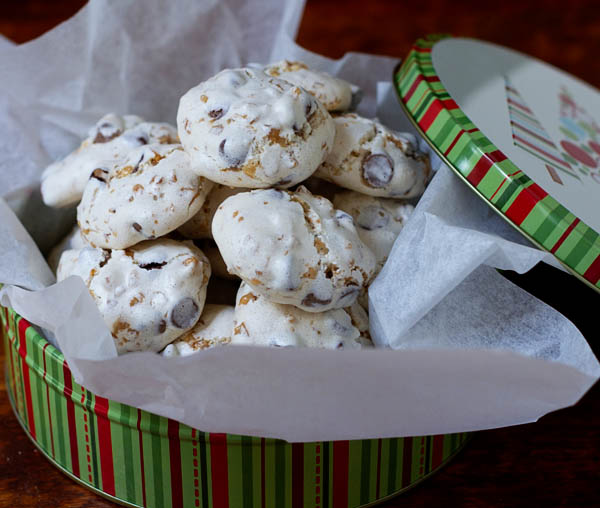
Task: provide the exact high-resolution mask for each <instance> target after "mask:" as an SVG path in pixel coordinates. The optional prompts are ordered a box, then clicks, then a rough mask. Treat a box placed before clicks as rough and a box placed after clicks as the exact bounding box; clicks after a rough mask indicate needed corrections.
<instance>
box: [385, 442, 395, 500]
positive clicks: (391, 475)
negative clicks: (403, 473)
mask: <svg viewBox="0 0 600 508" xmlns="http://www.w3.org/2000/svg"><path fill="white" fill-rule="evenodd" d="M389 441H390V453H389V459H388V460H389V463H388V471H387V477H388V480H387V482H388V488H387V494H388V495H389V494H392V493H393V492H395V491H396V490H397V489H398V439H397V438H392V439H390V440H389Z"/></svg>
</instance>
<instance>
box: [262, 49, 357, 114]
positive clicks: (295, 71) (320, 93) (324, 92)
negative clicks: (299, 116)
mask: <svg viewBox="0 0 600 508" xmlns="http://www.w3.org/2000/svg"><path fill="white" fill-rule="evenodd" d="M265 72H266V73H267V74H268V75H269V76H273V77H276V78H280V79H284V80H285V81H288V82H289V83H292V84H293V85H296V86H299V87H301V88H304V90H306V91H307V92H308V93H310V94H311V95H313V96H314V97H316V98H317V99H319V102H321V104H323V106H325V108H326V109H327V110H328V111H346V110H347V109H349V108H350V106H351V104H352V87H351V85H350V83H348V82H347V81H344V80H342V79H338V78H334V77H333V76H330V75H329V74H327V73H326V72H319V71H315V70H312V69H309V68H308V66H307V65H306V64H305V63H303V62H294V61H290V60H282V61H281V62H276V63H272V64H270V65H267V67H265Z"/></svg>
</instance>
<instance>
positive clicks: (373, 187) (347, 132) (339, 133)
mask: <svg viewBox="0 0 600 508" xmlns="http://www.w3.org/2000/svg"><path fill="white" fill-rule="evenodd" d="M334 122H335V129H336V131H335V140H334V143H333V148H332V150H331V152H330V153H329V155H328V156H327V159H325V162H324V163H323V164H322V165H321V166H320V167H319V169H318V170H317V171H316V172H315V176H317V177H319V178H323V179H324V180H328V181H330V182H333V183H335V184H336V185H339V186H340V187H344V188H345V189H350V190H354V191H357V192H361V193H363V194H368V195H370V196H379V197H388V198H397V199H398V198H411V197H415V196H420V195H421V194H422V193H423V191H424V190H425V184H426V183H427V180H428V179H429V174H430V172H431V168H430V163H429V156H428V155H427V154H425V153H422V152H420V151H419V150H418V148H417V146H418V145H417V141H416V138H415V137H414V136H413V135H412V134H408V133H397V132H393V131H391V130H390V129H388V128H387V127H385V126H383V125H381V124H380V123H379V122H376V121H374V120H370V119H368V118H363V117H360V116H358V115H355V114H353V113H347V114H344V115H340V116H336V117H335V118H334Z"/></svg>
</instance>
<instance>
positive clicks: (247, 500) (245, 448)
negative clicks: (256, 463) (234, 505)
mask: <svg viewBox="0 0 600 508" xmlns="http://www.w3.org/2000/svg"><path fill="white" fill-rule="evenodd" d="M237 448H238V449H240V450H241V455H242V468H241V471H242V491H243V507H244V508H252V504H253V498H254V478H253V468H252V453H253V451H254V446H253V439H252V438H251V437H247V436H242V439H241V444H240V445H238V446H237Z"/></svg>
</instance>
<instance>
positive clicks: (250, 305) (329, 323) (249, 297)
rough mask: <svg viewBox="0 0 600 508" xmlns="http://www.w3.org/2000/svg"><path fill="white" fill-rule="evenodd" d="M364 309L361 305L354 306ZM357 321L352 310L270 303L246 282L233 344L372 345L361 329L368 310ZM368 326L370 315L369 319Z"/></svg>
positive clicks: (238, 302) (238, 305)
mask: <svg viewBox="0 0 600 508" xmlns="http://www.w3.org/2000/svg"><path fill="white" fill-rule="evenodd" d="M354 306H355V307H358V308H359V309H360V306H358V305H357V304H355V305H354ZM358 313H360V314H359V315H360V319H359V320H357V319H356V318H354V320H353V317H352V315H351V313H350V312H348V309H331V310H327V311H324V312H319V313H316V314H315V313H313V312H306V311H303V310H301V309H299V308H297V307H294V306H293V305H282V304H279V303H273V302H270V301H269V299H268V298H266V297H265V296H264V295H261V294H260V293H258V292H256V291H254V290H253V289H252V288H251V287H250V286H249V285H248V284H246V283H242V285H241V286H240V289H239V291H238V294H237V300H236V306H235V317H234V323H233V325H234V326H233V332H232V334H231V344H233V345H237V344H239V345H255V346H272V347H273V346H274V347H316V348H322V349H360V348H363V347H369V346H370V345H371V346H372V343H371V342H370V340H369V339H368V338H367V337H366V336H365V335H363V332H362V331H361V329H359V328H362V329H364V327H365V321H364V319H365V318H366V314H365V312H364V311H363V310H362V309H361V310H359V311H358ZM366 319H367V321H366V323H367V325H366V326H367V327H368V318H366Z"/></svg>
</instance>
